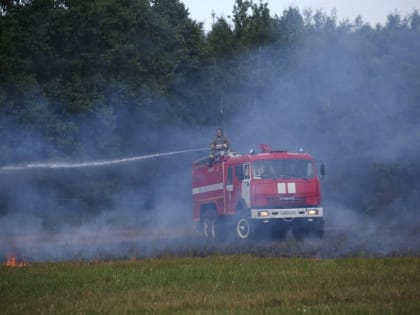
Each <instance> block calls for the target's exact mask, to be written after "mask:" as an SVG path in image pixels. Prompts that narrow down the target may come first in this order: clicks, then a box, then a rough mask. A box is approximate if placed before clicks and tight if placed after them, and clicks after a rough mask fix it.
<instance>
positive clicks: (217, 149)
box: [210, 128, 230, 165]
mask: <svg viewBox="0 0 420 315" xmlns="http://www.w3.org/2000/svg"><path fill="white" fill-rule="evenodd" d="M229 151H230V141H229V139H228V138H227V137H226V136H225V135H224V134H223V129H222V128H217V129H216V137H215V138H214V139H213V141H212V142H211V144H210V165H211V163H212V162H213V161H214V159H215V158H216V157H220V156H221V155H224V154H225V153H227V152H229Z"/></svg>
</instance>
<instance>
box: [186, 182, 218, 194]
mask: <svg viewBox="0 0 420 315" xmlns="http://www.w3.org/2000/svg"><path fill="white" fill-rule="evenodd" d="M222 189H223V183H218V184H213V185H206V186H201V187H195V188H193V189H192V193H193V195H196V194H202V193H206V192H211V191H216V190H222Z"/></svg>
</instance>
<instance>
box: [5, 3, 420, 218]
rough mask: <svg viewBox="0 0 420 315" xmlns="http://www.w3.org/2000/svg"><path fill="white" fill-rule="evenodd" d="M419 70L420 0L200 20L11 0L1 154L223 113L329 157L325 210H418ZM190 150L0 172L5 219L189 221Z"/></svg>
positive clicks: (243, 146)
mask: <svg viewBox="0 0 420 315" xmlns="http://www.w3.org/2000/svg"><path fill="white" fill-rule="evenodd" d="M419 74H420V14H419V12H418V11H416V10H413V12H412V13H410V14H409V15H407V16H401V15H400V14H399V13H397V12H394V13H392V12H390V14H389V15H388V17H387V20H386V22H385V23H384V24H383V25H382V24H378V25H370V24H369V23H367V22H365V21H364V20H363V17H362V16H359V17H358V18H356V19H355V20H353V21H349V20H343V21H340V20H338V19H337V17H336V16H335V14H334V12H331V13H325V12H324V11H322V10H321V9H318V8H313V9H306V10H301V9H299V8H295V7H289V8H288V9H286V10H284V12H283V13H282V14H281V15H277V14H272V13H271V12H270V8H269V5H268V3H266V2H264V1H247V0H236V2H235V4H234V7H233V8H232V14H231V15H230V16H228V17H225V16H220V17H219V16H215V17H214V20H213V24H212V25H211V28H210V30H208V31H205V30H204V27H203V24H202V23H201V22H200V21H196V20H193V19H192V18H191V16H190V14H189V11H188V8H187V7H186V6H185V5H184V4H183V3H182V1H179V0H123V1H116V0H96V1H82V0H24V1H4V0H3V1H0V168H1V167H4V166H7V165H21V164H27V163H31V162H39V161H90V160H98V159H99V160H105V159H112V158H119V157H126V156H136V155H142V154H150V153H156V152H168V151H174V150H184V149H194V148H203V147H204V148H205V147H208V146H209V144H210V141H211V138H212V137H213V135H214V132H215V128H216V127H219V126H221V127H223V128H224V130H225V133H226V134H227V135H228V136H229V138H230V140H231V142H232V147H233V148H234V149H235V150H238V151H239V152H246V151H247V150H248V149H249V148H250V147H256V148H257V147H258V144H259V143H270V144H272V145H273V147H275V148H279V149H287V150H290V151H294V150H297V149H298V148H299V147H303V148H305V150H307V151H308V152H310V153H312V154H314V155H315V156H316V157H317V159H320V160H323V161H324V162H325V164H326V165H327V176H326V178H325V179H324V181H323V186H324V202H325V204H326V208H327V209H328V208H329V209H331V211H334V209H338V208H340V209H347V210H349V211H351V212H355V213H360V214H363V215H367V216H372V217H384V218H385V217H387V218H389V217H391V216H392V217H393V218H395V217H398V218H399V219H400V221H398V220H397V221H398V224H400V223H401V222H403V223H404V222H410V223H412V224H417V222H412V217H413V215H414V212H415V211H417V210H416V205H417V204H418V202H419V201H420V184H419V182H418V178H419V175H420V165H419V163H418V156H419V154H420V145H419V144H420V75H419ZM199 154H206V152H202V153H199ZM199 154H198V155H199ZM194 158H197V155H185V156H180V157H178V158H175V157H171V158H168V159H165V158H159V159H154V160H150V161H147V162H141V163H132V164H129V165H121V166H118V167H114V168H106V167H103V168H95V169H80V170H51V171H45V172H43V171H32V172H1V173H0V219H1V217H6V216H8V215H11V214H14V213H23V212H24V213H30V214H32V215H35V216H40V217H43V218H44V219H45V218H46V219H45V220H46V221H47V224H46V226H51V225H54V224H57V222H61V221H60V220H63V218H64V220H66V223H69V224H72V223H73V224H79V223H80V222H81V221H85V220H87V221H89V220H90V219H91V218H92V217H94V216H96V215H97V214H98V213H102V212H104V211H110V212H115V211H117V212H118V211H119V212H118V213H123V214H127V211H129V212H128V214H127V215H130V213H132V212H130V211H135V212H136V213H142V212H150V211H154V210H156V211H154V216H158V217H159V216H164V215H163V214H159V209H171V211H173V212H178V213H181V212H182V215H176V217H178V218H182V219H184V218H186V220H190V218H191V209H190V207H191V201H190V199H191V197H190V193H191V189H190V187H191V186H190V181H191V179H190V176H191V172H190V165H191V161H192V159H194ZM174 183H175V184H174ZM175 186H176V187H175ZM75 209H77V213H78V215H77V216H75V215H74V213H75V212H76V210H75ZM128 209H129V210H128ZM402 214H404V215H402ZM172 216H175V215H174V214H172ZM417 217H418V216H417ZM410 218H411V219H410ZM393 222H395V221H394V220H393ZM395 224H397V223H395Z"/></svg>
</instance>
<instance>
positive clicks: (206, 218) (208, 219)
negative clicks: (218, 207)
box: [203, 210, 217, 241]
mask: <svg viewBox="0 0 420 315" xmlns="http://www.w3.org/2000/svg"><path fill="white" fill-rule="evenodd" d="M216 219H217V216H216V212H215V211H214V210H206V211H204V213H203V236H204V239H205V240H207V241H214V240H215V239H216V236H217V235H216Z"/></svg>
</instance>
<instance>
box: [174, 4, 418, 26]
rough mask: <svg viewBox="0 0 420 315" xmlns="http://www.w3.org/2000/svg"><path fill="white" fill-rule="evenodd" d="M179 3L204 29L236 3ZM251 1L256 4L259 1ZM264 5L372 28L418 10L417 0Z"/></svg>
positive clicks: (280, 11)
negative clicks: (390, 16)
mask: <svg viewBox="0 0 420 315" xmlns="http://www.w3.org/2000/svg"><path fill="white" fill-rule="evenodd" d="M182 2H183V3H184V4H185V6H186V7H187V8H188V9H189V12H190V16H191V18H192V19H195V20H197V21H198V22H204V28H205V29H207V30H209V29H210V28H211V24H212V12H214V13H215V14H216V16H225V17H228V16H230V15H231V13H232V9H233V5H234V3H235V0H212V1H203V0H182ZM254 2H255V3H258V0H254ZM264 2H267V3H268V7H269V8H270V11H271V14H272V15H274V14H278V15H282V12H283V10H284V9H286V8H288V7H289V6H293V7H298V8H299V9H301V10H303V9H306V8H312V9H322V10H323V11H324V12H325V13H327V14H328V15H330V13H331V10H333V9H336V10H337V18H338V20H339V21H341V20H345V19H350V21H352V20H354V19H355V18H356V17H357V16H358V15H361V16H362V17H363V21H365V22H368V23H369V24H371V25H372V26H374V25H376V24H377V23H381V24H383V23H384V22H385V21H386V17H387V15H388V14H390V13H394V12H398V13H400V14H401V15H403V16H405V15H406V14H409V13H411V12H412V11H413V9H419V10H420V0H352V1H350V0H294V1H288V0H265V1H264Z"/></svg>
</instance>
